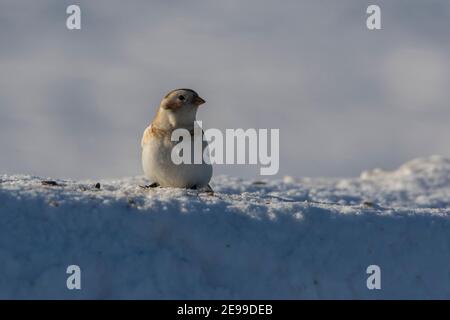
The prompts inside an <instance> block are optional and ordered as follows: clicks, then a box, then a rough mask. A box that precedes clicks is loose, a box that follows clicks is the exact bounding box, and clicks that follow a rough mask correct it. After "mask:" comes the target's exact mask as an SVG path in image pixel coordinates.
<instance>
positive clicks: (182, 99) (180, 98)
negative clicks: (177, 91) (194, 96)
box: [178, 95, 186, 101]
mask: <svg viewBox="0 0 450 320" xmlns="http://www.w3.org/2000/svg"><path fill="white" fill-rule="evenodd" d="M185 99H186V98H185V97H184V96H183V95H181V96H178V100H181V101H184V100H185Z"/></svg>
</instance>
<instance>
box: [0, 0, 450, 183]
mask: <svg viewBox="0 0 450 320" xmlns="http://www.w3.org/2000/svg"><path fill="white" fill-rule="evenodd" d="M74 3H75V4H78V5H80V7H81V10H82V29H81V30H79V31H69V30H68V29H67V28H66V18H67V15H66V12H65V11H66V8H67V6H68V5H70V4H74ZM369 4H378V5H379V6H380V7H381V13H382V17H381V18H382V30H379V31H369V30H367V28H366V22H365V21H366V18H367V14H366V8H367V6H368V5H369ZM0 41H1V45H0V128H1V129H0V130H1V131H0V132H1V134H0V173H8V174H12V173H27V174H33V175H39V176H52V177H61V178H93V179H95V178H111V177H122V176H131V175H140V174H141V166H140V144H139V143H140V137H141V134H142V131H143V130H144V128H145V127H146V126H147V125H148V123H149V122H150V121H151V119H152V117H153V116H154V114H155V111H156V108H157V106H158V104H159V101H160V100H161V98H162V97H163V96H164V95H165V94H166V93H167V92H168V91H169V90H171V89H174V88H178V87H188V88H192V89H195V90H196V91H198V92H199V94H200V95H201V96H202V97H204V98H205V99H206V100H207V104H206V105H205V106H204V107H202V108H201V110H200V111H199V115H198V117H199V119H201V120H203V125H204V127H205V128H220V129H225V128H279V129H280V172H279V175H280V176H283V175H292V176H297V177H301V176H312V177H316V176H357V175H359V173H360V172H361V170H364V169H368V168H374V167H381V168H385V169H393V168H395V167H397V166H398V165H400V164H401V163H403V162H405V161H408V160H410V159H412V158H415V157H419V156H428V155H431V154H441V155H445V156H450V123H449V119H450V104H449V101H450V88H449V87H450V86H449V80H450V1H448V0H441V1H437V0H434V1H412V0H411V1H406V0H405V1H399V0H397V1H392V0H391V1H360V0H354V1H335V0H328V1H314V0H308V1H306V0H305V1H299V0H296V1H289V0H287V1H276V0H272V1H261V0H252V1H247V0H231V1H229V0H227V1H211V0H202V1H135V0H132V1H126V2H125V1H119V0H116V1H113V0H96V1H87V0H86V1H76V2H73V1H61V0H53V1H52V0H40V1H34V0H29V1H23V0H0ZM215 172H216V173H227V174H230V175H238V176H245V177H251V176H254V175H257V174H258V172H259V170H258V169H257V167H246V166H236V165H235V166H228V167H222V166H216V168H215Z"/></svg>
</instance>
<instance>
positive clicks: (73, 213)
mask: <svg viewBox="0 0 450 320" xmlns="http://www.w3.org/2000/svg"><path fill="white" fill-rule="evenodd" d="M43 180H49V179H43V178H39V177H32V176H26V175H1V176H0V298H2V299H9V298H20V299H30V298H39V299H47V298H58V299H79V298H87V299H112V298H118V299H134V298H149V299H273V298H277V299H279V298H288V299H305V298H307V299H323V298H331V299H344V298H363V299H379V298H450V264H449V261H450V219H449V216H450V159H447V158H443V157H439V156H432V157H428V158H422V159H416V160H413V161H411V162H408V163H406V164H404V165H402V166H401V167H400V168H399V169H398V170H395V171H391V172H388V171H383V170H380V169H375V170H371V171H366V172H363V173H362V174H361V176H360V177H359V178H352V179H326V178H323V179H309V178H303V179H296V178H294V177H284V179H282V180H254V181H248V180H242V179H239V178H233V177H227V176H217V177H214V178H213V183H212V186H213V189H214V190H215V194H214V195H211V194H207V193H198V192H196V191H192V190H182V189H162V188H155V189H150V190H147V189H143V188H141V187H140V185H145V184H146V183H147V182H146V181H145V180H144V179H143V178H142V177H133V178H125V179H120V180H104V181H99V182H100V188H99V189H98V188H96V187H95V184H96V183H97V182H98V181H73V180H54V181H56V182H57V184H58V185H43V183H42V181H43ZM50 180H51V179H50ZM72 264H76V265H79V266H80V268H81V283H82V284H81V286H82V288H81V290H68V289H67V287H66V279H67V277H68V274H66V268H67V267H68V266H69V265H72ZM372 264H375V265H379V266H380V268H381V290H368V289H367V287H366V279H367V277H368V276H369V275H368V274H366V268H367V267H368V266H369V265H372Z"/></svg>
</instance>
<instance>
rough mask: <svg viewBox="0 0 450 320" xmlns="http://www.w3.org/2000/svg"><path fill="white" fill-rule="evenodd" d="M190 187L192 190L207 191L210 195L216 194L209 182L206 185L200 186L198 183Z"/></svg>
mask: <svg viewBox="0 0 450 320" xmlns="http://www.w3.org/2000/svg"><path fill="white" fill-rule="evenodd" d="M189 189H191V190H198V191H200V192H205V193H207V194H208V195H211V196H212V195H214V190H213V189H212V188H211V186H210V185H209V184H208V185H207V186H206V187H201V188H199V187H198V186H197V185H193V186H192V187H190V188H189Z"/></svg>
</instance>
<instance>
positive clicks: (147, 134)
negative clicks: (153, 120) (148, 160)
mask: <svg viewBox="0 0 450 320" xmlns="http://www.w3.org/2000/svg"><path fill="white" fill-rule="evenodd" d="M151 137H152V125H149V126H148V127H147V128H146V129H145V130H144V134H143V135H142V140H141V147H142V148H143V147H144V146H145V145H146V144H147V143H148V142H149V141H150V138H151Z"/></svg>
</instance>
